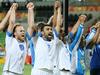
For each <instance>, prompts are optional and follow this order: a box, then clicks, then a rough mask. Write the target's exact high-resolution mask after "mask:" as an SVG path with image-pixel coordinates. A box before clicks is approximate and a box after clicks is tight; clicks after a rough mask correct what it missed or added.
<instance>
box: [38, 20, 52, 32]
mask: <svg viewBox="0 0 100 75" xmlns="http://www.w3.org/2000/svg"><path fill="white" fill-rule="evenodd" d="M45 26H50V27H52V25H51V24H47V23H45V22H40V23H39V24H38V26H37V27H38V28H40V29H41V31H43V29H44V27H45Z"/></svg>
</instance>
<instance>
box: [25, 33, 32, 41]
mask: <svg viewBox="0 0 100 75" xmlns="http://www.w3.org/2000/svg"><path fill="white" fill-rule="evenodd" d="M26 38H27V39H28V41H29V40H31V38H32V37H31V36H30V35H29V33H28V32H26Z"/></svg>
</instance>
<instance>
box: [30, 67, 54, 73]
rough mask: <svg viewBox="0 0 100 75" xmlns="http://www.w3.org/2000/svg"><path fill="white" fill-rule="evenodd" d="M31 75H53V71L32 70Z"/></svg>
mask: <svg viewBox="0 0 100 75" xmlns="http://www.w3.org/2000/svg"><path fill="white" fill-rule="evenodd" d="M31 75H53V71H51V70H47V69H34V68H32V71H31Z"/></svg>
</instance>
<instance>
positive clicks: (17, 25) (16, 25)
mask: <svg viewBox="0 0 100 75" xmlns="http://www.w3.org/2000/svg"><path fill="white" fill-rule="evenodd" d="M19 26H22V25H21V24H19V23H17V24H15V26H14V28H13V37H15V35H14V33H15V31H16V28H17V27H19Z"/></svg>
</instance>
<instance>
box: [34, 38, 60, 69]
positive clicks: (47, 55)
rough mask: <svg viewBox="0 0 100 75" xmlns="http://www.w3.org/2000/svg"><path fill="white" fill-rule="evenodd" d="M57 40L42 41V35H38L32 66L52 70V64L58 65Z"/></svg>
mask: <svg viewBox="0 0 100 75" xmlns="http://www.w3.org/2000/svg"><path fill="white" fill-rule="evenodd" d="M57 41H58V40H55V41H54V40H52V41H51V42H47V41H44V40H43V38H42V37H38V40H37V44H36V50H35V64H34V68H37V69H41V68H46V69H48V70H53V68H54V66H57V65H58V55H59V53H58V52H59V50H58V49H56V47H57V48H58V47H59V46H58V45H59V43H58V42H57Z"/></svg>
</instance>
